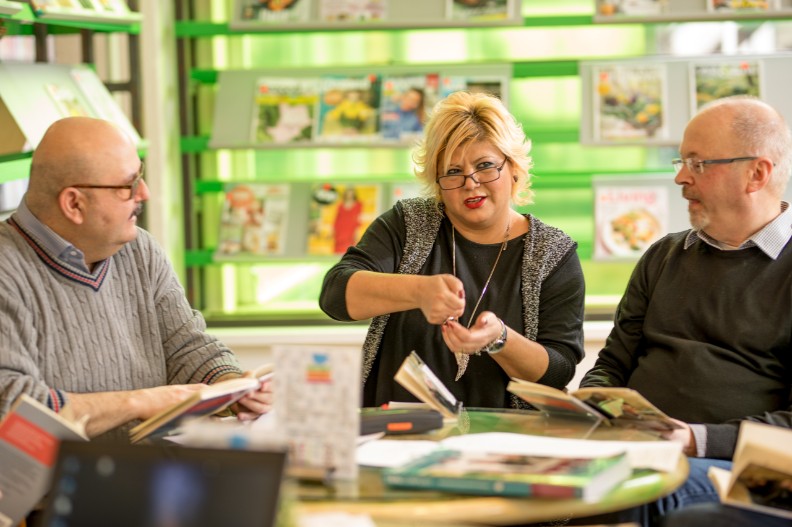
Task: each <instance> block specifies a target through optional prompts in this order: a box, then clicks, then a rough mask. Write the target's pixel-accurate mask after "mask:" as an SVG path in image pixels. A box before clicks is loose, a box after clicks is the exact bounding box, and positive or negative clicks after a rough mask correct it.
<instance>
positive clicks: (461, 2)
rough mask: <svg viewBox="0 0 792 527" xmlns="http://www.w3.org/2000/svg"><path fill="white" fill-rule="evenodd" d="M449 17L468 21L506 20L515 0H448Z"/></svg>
mask: <svg viewBox="0 0 792 527" xmlns="http://www.w3.org/2000/svg"><path fill="white" fill-rule="evenodd" d="M447 1H448V4H447V6H448V7H447V13H448V18H450V19H451V20H464V21H466V22H492V21H499V20H506V19H508V18H509V14H510V13H511V10H512V4H513V0H447Z"/></svg>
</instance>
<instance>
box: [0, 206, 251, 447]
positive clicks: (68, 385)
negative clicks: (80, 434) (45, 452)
mask: <svg viewBox="0 0 792 527" xmlns="http://www.w3.org/2000/svg"><path fill="white" fill-rule="evenodd" d="M0 292H2V293H0V417H2V416H3V415H4V414H5V413H6V412H7V411H8V409H9V407H10V405H11V404H12V403H13V401H14V400H15V399H16V398H17V396H19V395H20V394H22V393H27V394H28V395H30V396H32V397H34V398H35V399H37V400H39V401H41V402H42V403H45V404H47V405H48V406H49V407H50V408H52V409H54V410H56V411H58V410H59V409H60V407H61V406H62V405H63V404H64V402H65V399H66V397H65V394H64V392H75V393H89V392H102V391H117V390H135V389H140V388H149V387H154V386H161V385H165V384H181V383H197V382H205V383H211V382H213V381H214V380H216V378H217V377H219V376H221V375H223V374H225V373H229V372H240V368H239V365H238V363H237V361H236V359H235V358H234V356H233V354H232V353H231V351H230V350H229V349H228V348H226V347H225V346H224V345H223V344H221V343H220V342H218V341H217V340H216V339H215V338H214V337H211V336H209V335H207V334H206V333H205V332H204V330H205V329H206V324H205V322H204V319H203V317H202V316H201V315H200V313H198V312H197V311H194V310H193V309H192V308H191V307H190V305H189V304H188V302H187V299H186V298H185V296H184V291H183V289H182V287H181V285H180V284H179V282H178V280H177V277H176V275H175V273H174V272H173V269H172V268H171V266H170V263H169V262H168V260H167V258H166V256H165V254H164V252H163V251H162V249H161V248H160V247H159V246H158V245H157V244H156V242H155V241H154V239H153V238H152V237H151V235H149V234H148V233H147V232H145V231H143V230H141V229H138V236H137V239H136V240H135V241H133V242H131V243H128V244H126V245H125V246H124V247H123V248H122V249H121V250H120V251H119V252H118V253H116V254H115V255H114V256H113V257H111V258H109V259H108V260H105V261H104V262H102V263H100V264H98V265H97V266H96V269H95V270H94V273H93V274H92V275H86V274H85V273H81V272H80V271H79V270H76V269H75V268H73V267H70V266H68V264H65V263H64V262H62V261H60V260H59V259H58V258H57V257H56V256H54V255H51V254H49V253H48V252H47V251H46V250H45V249H44V245H43V244H40V243H38V242H37V240H35V239H34V238H33V237H32V235H31V234H30V233H29V232H26V231H24V230H22V229H21V227H19V226H18V225H17V224H16V223H15V222H14V221H13V217H12V218H11V219H10V220H8V221H6V222H2V223H0ZM134 424H135V423H134V422H133V423H129V424H128V425H126V426H123V427H120V428H118V429H116V430H113V431H111V432H109V433H108V434H106V435H107V436H110V437H112V438H116V439H123V440H126V438H127V431H128V429H129V428H130V427H131V426H133V425H134Z"/></svg>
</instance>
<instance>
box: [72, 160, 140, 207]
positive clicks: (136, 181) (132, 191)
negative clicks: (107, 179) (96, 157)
mask: <svg viewBox="0 0 792 527" xmlns="http://www.w3.org/2000/svg"><path fill="white" fill-rule="evenodd" d="M145 168H146V167H145V165H144V164H143V162H142V161H141V162H140V170H138V173H137V176H135V179H133V180H132V183H130V184H129V185H69V186H70V187H74V188H107V189H113V190H127V189H128V190H129V197H126V198H124V199H125V200H130V199H132V198H134V197H135V196H136V195H137V190H138V186H140V182H141V181H142V180H143V173H144V170H145Z"/></svg>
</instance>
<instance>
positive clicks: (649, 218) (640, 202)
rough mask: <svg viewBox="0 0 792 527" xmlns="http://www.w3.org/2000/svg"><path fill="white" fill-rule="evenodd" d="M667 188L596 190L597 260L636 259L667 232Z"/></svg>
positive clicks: (647, 187) (597, 187)
mask: <svg viewBox="0 0 792 527" xmlns="http://www.w3.org/2000/svg"><path fill="white" fill-rule="evenodd" d="M668 208H669V203H668V189H667V188H666V187H659V186H658V187H649V186H633V187H629V186H603V185H597V186H595V190H594V228H595V229H596V230H595V232H594V258H595V259H602V260H607V259H619V258H637V257H639V256H640V255H642V254H643V253H644V251H645V250H646V249H647V248H649V246H650V245H652V244H653V243H654V242H656V241H657V240H659V239H660V238H661V237H662V236H664V235H665V234H666V233H667V232H668V219H669V218H668V214H669V213H668Z"/></svg>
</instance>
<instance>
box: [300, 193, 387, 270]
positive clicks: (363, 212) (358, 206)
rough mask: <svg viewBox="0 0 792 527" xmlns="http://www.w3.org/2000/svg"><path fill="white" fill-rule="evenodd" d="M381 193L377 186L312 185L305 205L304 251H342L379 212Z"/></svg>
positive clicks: (354, 242) (329, 253)
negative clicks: (305, 237) (306, 235)
mask: <svg viewBox="0 0 792 527" xmlns="http://www.w3.org/2000/svg"><path fill="white" fill-rule="evenodd" d="M381 194H382V188H381V185H371V184H362V185H359V184H357V183H342V184H335V183H320V184H317V185H315V186H314V187H313V189H312V190H311V198H310V199H311V202H310V204H309V205H308V238H307V242H306V253H307V254H310V255H333V254H344V253H345V252H346V250H347V249H348V248H349V247H350V246H352V245H355V244H356V243H357V242H358V241H359V240H360V237H361V236H362V235H363V232H365V230H366V229H367V228H368V226H369V225H370V224H371V222H372V221H374V219H375V218H376V217H377V216H378V215H379V213H380V202H381V201H382V195H381Z"/></svg>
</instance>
